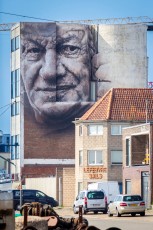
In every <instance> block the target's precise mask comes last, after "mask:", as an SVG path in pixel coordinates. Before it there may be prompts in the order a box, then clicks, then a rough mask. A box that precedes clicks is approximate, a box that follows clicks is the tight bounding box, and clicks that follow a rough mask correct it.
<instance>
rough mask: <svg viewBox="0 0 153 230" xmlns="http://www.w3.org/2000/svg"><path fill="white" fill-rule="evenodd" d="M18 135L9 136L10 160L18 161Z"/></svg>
mask: <svg viewBox="0 0 153 230" xmlns="http://www.w3.org/2000/svg"><path fill="white" fill-rule="evenodd" d="M19 143H20V140H19V135H15V136H11V160H15V159H19Z"/></svg>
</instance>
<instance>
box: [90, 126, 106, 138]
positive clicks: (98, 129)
mask: <svg viewBox="0 0 153 230" xmlns="http://www.w3.org/2000/svg"><path fill="white" fill-rule="evenodd" d="M88 135H89V136H90V135H91V136H92V135H103V126H102V125H88Z"/></svg>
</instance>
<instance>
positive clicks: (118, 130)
mask: <svg viewBox="0 0 153 230" xmlns="http://www.w3.org/2000/svg"><path fill="white" fill-rule="evenodd" d="M125 127H127V125H117V124H116V125H111V135H122V129H123V128H125Z"/></svg>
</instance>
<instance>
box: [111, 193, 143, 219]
mask: <svg viewBox="0 0 153 230" xmlns="http://www.w3.org/2000/svg"><path fill="white" fill-rule="evenodd" d="M122 214H131V215H132V216H135V215H136V214H140V215H141V216H145V202H144V201H143V200H142V198H141V196H140V195H127V194H126V195H118V196H116V197H115V199H114V201H113V202H110V203H109V205H108V216H113V215H117V216H118V217H119V216H121V215H122Z"/></svg>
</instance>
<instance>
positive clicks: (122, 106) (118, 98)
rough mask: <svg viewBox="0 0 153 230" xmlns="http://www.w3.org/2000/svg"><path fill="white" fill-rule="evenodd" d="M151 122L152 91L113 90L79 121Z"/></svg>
mask: <svg viewBox="0 0 153 230" xmlns="http://www.w3.org/2000/svg"><path fill="white" fill-rule="evenodd" d="M146 107H147V120H148V122H149V121H153V89H146V88H113V89H111V90H109V91H108V92H107V93H106V94H105V95H104V96H103V97H102V98H101V99H100V100H98V101H97V102H96V103H95V104H94V105H93V106H92V107H91V108H90V109H89V110H88V111H87V112H86V113H85V114H84V115H83V116H82V117H81V118H80V119H79V120H114V121H145V120H146Z"/></svg>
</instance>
